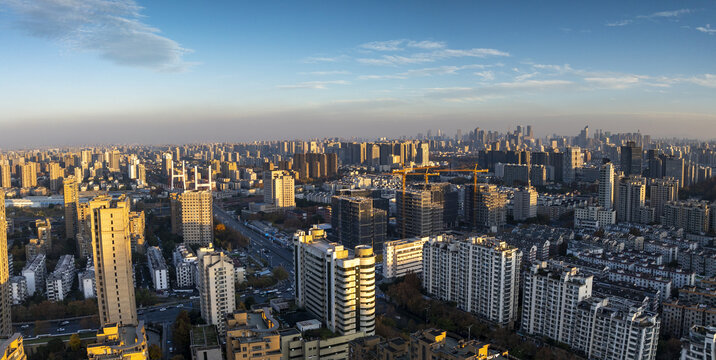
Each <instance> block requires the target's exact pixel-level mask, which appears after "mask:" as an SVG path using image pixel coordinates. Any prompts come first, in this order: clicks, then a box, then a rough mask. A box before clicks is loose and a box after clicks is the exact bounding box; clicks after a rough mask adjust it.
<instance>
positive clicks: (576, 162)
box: [562, 146, 582, 183]
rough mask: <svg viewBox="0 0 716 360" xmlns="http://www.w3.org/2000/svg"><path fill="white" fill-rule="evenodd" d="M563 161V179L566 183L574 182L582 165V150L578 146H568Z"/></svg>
mask: <svg viewBox="0 0 716 360" xmlns="http://www.w3.org/2000/svg"><path fill="white" fill-rule="evenodd" d="M563 161H564V164H563V165H562V181H563V182H565V183H571V182H574V181H575V179H576V173H577V169H578V168H581V167H582V150H581V149H580V148H579V147H578V146H577V147H568V148H566V149H565V151H564V159H563Z"/></svg>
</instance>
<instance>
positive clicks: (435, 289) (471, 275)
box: [423, 236, 522, 326]
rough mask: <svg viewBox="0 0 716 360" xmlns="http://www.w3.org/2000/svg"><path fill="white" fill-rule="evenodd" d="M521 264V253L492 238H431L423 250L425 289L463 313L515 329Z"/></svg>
mask: <svg viewBox="0 0 716 360" xmlns="http://www.w3.org/2000/svg"><path fill="white" fill-rule="evenodd" d="M521 260H522V253H521V252H520V251H519V249H517V248H515V247H513V246H510V245H508V244H507V243H506V242H504V241H499V240H497V239H495V238H491V237H485V236H473V237H469V238H466V239H456V238H452V237H435V238H431V239H430V240H429V241H428V242H427V243H426V244H425V247H424V248H423V287H424V288H425V289H426V290H427V292H428V293H429V294H430V295H431V296H433V297H435V298H437V299H440V300H442V301H454V302H456V303H457V305H458V307H459V308H461V309H462V310H465V311H469V312H472V313H475V314H478V315H479V316H482V317H484V318H486V319H488V320H490V321H492V322H494V323H497V324H499V325H506V326H512V325H513V324H514V321H515V319H516V317H517V300H518V296H519V279H520V273H519V271H520V261H521Z"/></svg>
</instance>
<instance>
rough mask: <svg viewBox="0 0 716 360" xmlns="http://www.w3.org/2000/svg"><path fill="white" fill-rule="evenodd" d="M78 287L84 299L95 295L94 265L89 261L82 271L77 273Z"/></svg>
mask: <svg viewBox="0 0 716 360" xmlns="http://www.w3.org/2000/svg"><path fill="white" fill-rule="evenodd" d="M77 280H78V281H79V289H80V291H81V292H82V295H83V296H84V298H85V299H91V298H96V297H97V284H96V281H95V277H94V266H93V265H92V264H91V263H90V264H87V268H85V270H84V271H80V272H79V273H78V274H77Z"/></svg>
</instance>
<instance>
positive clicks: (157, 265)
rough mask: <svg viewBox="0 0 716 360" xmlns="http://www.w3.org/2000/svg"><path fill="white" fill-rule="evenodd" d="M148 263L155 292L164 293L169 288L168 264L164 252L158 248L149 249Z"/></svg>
mask: <svg viewBox="0 0 716 360" xmlns="http://www.w3.org/2000/svg"><path fill="white" fill-rule="evenodd" d="M147 263H148V265H149V274H150V275H151V277H152V284H153V285H154V290H155V291H163V290H167V289H168V288H169V273H168V271H167V264H166V262H165V261H164V256H163V255H162V250H161V249H159V247H158V246H150V247H149V248H148V249H147Z"/></svg>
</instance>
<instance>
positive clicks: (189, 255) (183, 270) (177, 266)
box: [173, 244, 198, 288]
mask: <svg viewBox="0 0 716 360" xmlns="http://www.w3.org/2000/svg"><path fill="white" fill-rule="evenodd" d="M197 262H198V260H197V258H196V254H194V252H193V251H191V248H190V247H187V246H186V245H183V244H179V245H177V247H176V249H174V254H173V263H174V271H175V272H176V276H177V287H180V288H188V287H192V286H194V284H195V282H196V280H195V279H196V273H197Z"/></svg>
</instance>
